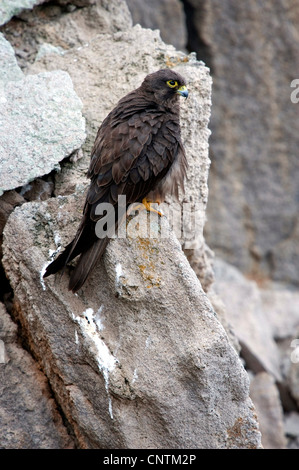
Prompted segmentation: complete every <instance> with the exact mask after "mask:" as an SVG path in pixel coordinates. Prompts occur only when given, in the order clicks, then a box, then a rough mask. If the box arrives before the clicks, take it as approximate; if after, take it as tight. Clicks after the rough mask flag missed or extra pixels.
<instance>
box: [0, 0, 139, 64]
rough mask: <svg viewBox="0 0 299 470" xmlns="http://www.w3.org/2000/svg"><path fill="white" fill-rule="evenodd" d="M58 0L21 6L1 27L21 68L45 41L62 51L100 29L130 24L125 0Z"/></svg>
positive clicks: (116, 28)
mask: <svg viewBox="0 0 299 470" xmlns="http://www.w3.org/2000/svg"><path fill="white" fill-rule="evenodd" d="M19 1H22V0H19ZM59 3H60V5H59V4H58V3H56V2H55V3H53V2H49V3H47V2H46V3H44V4H42V5H40V6H38V7H36V8H35V9H34V10H33V11H29V10H28V11H27V10H24V11H23V12H22V13H21V14H20V15H19V16H18V18H16V17H14V18H13V19H12V20H11V21H10V22H9V23H7V24H6V25H4V27H3V28H2V31H3V33H4V34H5V37H6V38H7V39H8V40H9V41H10V43H11V44H12V45H13V47H14V48H15V51H16V55H17V57H18V61H19V64H20V66H21V67H22V69H23V70H24V71H26V69H27V67H28V65H30V63H32V62H34V60H35V59H36V56H37V54H38V52H39V50H40V47H42V48H43V47H44V46H43V44H44V43H45V42H46V43H47V44H48V45H49V44H50V45H51V47H52V49H54V48H56V50H58V51H60V53H62V52H63V51H65V50H68V49H70V48H73V47H81V46H83V45H84V44H85V45H86V44H88V43H89V42H90V41H91V40H92V39H93V38H94V37H95V36H97V35H98V34H100V33H112V32H116V31H120V30H125V29H127V28H130V27H131V25H132V19H131V16H130V13H129V10H128V7H127V5H126V3H125V1H124V0H76V1H72V2H71V4H66V5H65V3H67V2H64V1H63V0H60V2H59ZM77 6H78V7H77ZM48 47H49V46H48Z"/></svg>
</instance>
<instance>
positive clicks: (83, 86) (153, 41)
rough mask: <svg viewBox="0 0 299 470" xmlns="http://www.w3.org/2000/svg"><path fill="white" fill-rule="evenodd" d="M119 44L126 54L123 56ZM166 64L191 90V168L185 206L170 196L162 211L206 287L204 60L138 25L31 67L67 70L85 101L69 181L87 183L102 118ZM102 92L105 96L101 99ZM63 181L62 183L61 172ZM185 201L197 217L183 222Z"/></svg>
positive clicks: (185, 133)
mask: <svg viewBox="0 0 299 470" xmlns="http://www.w3.org/2000/svg"><path fill="white" fill-rule="evenodd" d="M141 43H142V47H141V46H140V44H141ZM120 44H121V45H122V53H121V56H120V57H119V48H120ZM98 57H101V58H102V61H103V63H105V67H103V66H102V62H99V60H98ZM116 64H117V65H116ZM123 64H125V66H124V65H123ZM165 67H172V68H174V69H175V70H177V71H178V72H179V73H181V74H182V75H184V76H185V78H186V80H187V82H188V87H189V89H190V97H189V98H188V100H187V101H186V102H182V103H181V117H182V119H181V121H182V138H183V142H184V145H185V147H186V151H187V153H188V163H189V169H188V182H187V184H186V191H185V194H184V195H183V194H180V198H179V199H180V203H181V205H180V204H177V202H175V201H173V200H172V201H171V200H170V199H169V198H168V199H167V203H168V204H165V205H164V207H163V208H162V210H163V211H164V212H165V213H167V214H168V215H169V219H170V220H171V221H173V223H172V226H173V227H174V229H175V230H176V234H177V236H178V237H179V239H180V241H181V243H182V244H183V246H184V248H185V249H186V250H189V256H190V261H191V263H192V265H193V266H194V267H195V269H197V271H198V273H199V276H200V279H201V281H202V282H203V284H204V285H208V284H209V283H210V282H211V277H212V276H211V274H210V271H211V268H210V265H209V263H208V262H207V261H206V260H205V259H204V260H203V258H207V259H208V257H207V255H206V248H205V241H204V238H203V229H204V224H205V211H206V205H207V198H208V186H207V178H208V171H209V165H210V160H209V158H208V138H209V135H210V131H209V129H208V122H209V116H210V107H211V98H210V92H211V79H210V76H209V73H208V69H207V68H206V67H204V65H203V64H202V63H201V62H197V61H196V60H195V58H194V56H193V55H192V54H191V55H190V56H186V55H185V54H183V53H180V52H177V51H176V50H175V49H174V48H173V46H166V45H165V44H164V43H163V42H162V41H161V38H160V36H159V33H158V32H157V31H151V30H143V29H142V28H141V27H140V26H139V25H136V26H134V28H132V29H130V30H127V31H124V32H118V33H115V34H113V35H112V36H111V35H110V34H103V35H101V36H100V37H98V38H95V39H94V40H93V41H92V42H91V44H90V45H86V46H84V47H82V48H80V49H79V50H77V49H73V50H70V51H69V52H67V53H66V54H64V55H63V56H61V55H57V54H51V55H46V56H44V57H42V58H41V60H39V61H37V62H35V63H34V65H33V66H32V67H30V69H29V70H30V72H35V73H37V72H40V73H41V70H45V69H46V70H47V71H52V70H57V69H63V70H66V71H67V72H68V73H69V75H70V76H71V78H72V80H73V83H74V87H75V90H76V91H77V93H78V94H79V96H80V98H81V99H82V101H83V105H84V115H85V117H86V127H87V129H88V137H87V139H86V142H85V145H84V147H83V151H84V154H85V160H84V159H82V160H80V162H79V163H78V166H77V175H76V177H75V174H74V172H76V168H75V169H74V168H72V169H71V172H72V173H73V174H72V175H71V180H72V181H77V184H86V178H85V174H84V173H83V172H82V164H83V165H85V169H86V167H88V164H89V159H90V150H91V146H92V144H93V142H94V138H95V135H96V132H97V129H98V126H99V125H100V123H101V121H102V120H103V119H104V117H105V116H106V114H107V113H108V112H109V111H110V110H111V109H112V107H113V106H114V105H115V104H116V103H117V101H118V100H119V99H120V98H121V97H122V96H124V95H125V94H126V93H128V92H129V91H131V90H132V89H134V88H136V87H137V86H139V85H140V83H141V82H142V80H143V78H144V77H145V75H146V74H148V73H151V72H154V71H156V70H157V69H159V68H165ZM109 70H111V73H113V76H114V80H111V76H110V74H109V73H108V71H109ZM99 83H100V84H101V85H100V87H99ZM116 84H117V85H116ZM103 92H104V93H105V99H103V97H102V94H103ZM97 96H100V99H101V106H100V107H99V104H98V100H97V99H95V97H97ZM66 173H68V172H64V173H63V175H62V176H63V178H68V176H67V174H66ZM59 179H60V181H61V177H60V176H59ZM68 184H69V183H68ZM68 184H67V185H64V189H63V187H61V186H60V189H59V192H60V194H65V191H67V192H68V191H69V190H68ZM62 185H63V182H62ZM170 202H172V203H173V207H171V206H169V203H170ZM182 204H185V209H186V210H185V214H187V212H188V210H189V212H190V213H193V216H192V217H193V219H192V217H191V216H190V217H188V215H186V217H185V221H183V216H182V210H181V207H182ZM194 215H195V217H194ZM182 226H184V231H183V233H181V228H182Z"/></svg>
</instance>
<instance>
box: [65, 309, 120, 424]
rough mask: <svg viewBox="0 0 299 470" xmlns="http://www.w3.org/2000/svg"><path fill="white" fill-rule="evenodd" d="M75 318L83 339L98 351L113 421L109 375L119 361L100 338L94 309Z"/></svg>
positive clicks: (99, 364) (97, 355)
mask: <svg viewBox="0 0 299 470" xmlns="http://www.w3.org/2000/svg"><path fill="white" fill-rule="evenodd" d="M100 309H101V307H100ZM100 309H99V310H100ZM99 310H98V312H99ZM98 312H97V313H98ZM73 318H74V320H75V321H76V322H77V323H78V324H79V325H80V329H81V333H82V335H83V337H84V338H86V339H88V340H90V341H91V342H92V344H93V346H94V347H95V349H96V359H97V363H98V368H99V370H100V372H101V373H102V375H103V377H104V381H105V388H106V392H107V395H108V398H109V414H110V417H111V419H113V413H112V403H111V398H110V397H109V373H110V372H111V371H112V370H113V369H114V368H115V365H116V363H117V360H116V359H115V357H114V356H113V355H112V354H111V352H110V351H109V348H108V347H107V345H106V344H105V343H104V341H103V340H102V339H101V338H100V336H99V327H98V322H97V319H96V316H95V314H94V310H93V309H92V308H87V309H86V310H85V311H84V312H83V313H82V316H76V317H75V316H74V315H73Z"/></svg>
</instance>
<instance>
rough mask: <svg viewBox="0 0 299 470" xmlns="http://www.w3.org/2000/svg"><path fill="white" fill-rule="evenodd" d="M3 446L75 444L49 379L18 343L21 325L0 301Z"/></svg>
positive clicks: (0, 440)
mask: <svg viewBox="0 0 299 470" xmlns="http://www.w3.org/2000/svg"><path fill="white" fill-rule="evenodd" d="M0 408H1V412H0V416H1V426H0V447H1V449H3V448H4V449H20V448H22V449H40V448H43V449H57V448H60V449H61V448H72V447H74V443H73V441H72V439H71V438H70V436H69V435H68V433H67V431H66V429H65V427H64V425H63V423H62V420H61V416H60V414H59V412H58V411H57V409H56V404H55V401H54V400H53V398H52V397H51V392H50V389H49V386H48V382H47V380H46V378H45V376H44V375H43V373H42V372H41V371H40V370H39V368H38V366H37V364H36V362H35V361H34V360H33V358H32V356H31V355H30V354H29V353H28V352H27V351H25V350H24V349H23V348H22V347H20V346H19V345H18V344H17V326H16V325H15V324H14V323H13V322H12V320H11V318H10V316H9V315H8V314H7V313H6V311H5V308H4V305H3V304H2V303H0Z"/></svg>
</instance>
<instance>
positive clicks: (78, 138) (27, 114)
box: [0, 36, 85, 195]
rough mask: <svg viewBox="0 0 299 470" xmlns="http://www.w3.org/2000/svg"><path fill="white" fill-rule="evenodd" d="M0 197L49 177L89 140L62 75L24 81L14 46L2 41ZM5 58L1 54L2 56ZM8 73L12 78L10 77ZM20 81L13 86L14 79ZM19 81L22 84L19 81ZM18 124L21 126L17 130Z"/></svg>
mask: <svg viewBox="0 0 299 470" xmlns="http://www.w3.org/2000/svg"><path fill="white" fill-rule="evenodd" d="M0 48H1V50H2V49H4V53H5V55H4V58H5V59H6V58H7V61H6V60H4V61H1V69H2V70H4V71H3V72H0V76H1V82H0V85H1V86H0V93H1V96H0V163H1V174H0V195H2V194H3V192H4V191H7V190H9V189H14V188H17V187H18V186H23V185H25V184H27V183H29V182H30V181H32V180H33V179H34V178H37V177H39V176H42V175H44V174H47V173H50V172H51V171H52V170H53V169H54V168H55V167H57V165H58V164H59V162H60V161H61V160H63V159H64V158H65V157H67V156H69V155H70V154H71V153H72V152H74V151H75V150H77V149H78V148H80V147H81V145H82V143H83V142H84V139H85V121H84V118H83V116H82V113H81V109H82V103H81V101H80V99H79V98H78V96H77V95H76V93H75V92H74V89H73V84H72V81H71V79H70V77H69V75H68V74H67V73H66V72H63V71H53V72H50V73H49V72H45V73H40V74H36V75H28V76H26V77H25V76H24V77H23V78H21V75H23V74H22V72H21V70H20V69H19V68H18V66H17V64H16V62H15V61H14V57H13V56H11V55H10V53H9V51H10V52H13V51H12V48H11V46H10V45H9V43H7V41H6V40H5V39H4V38H3V36H1V41H0ZM0 53H1V52H0ZM7 70H8V72H7ZM14 73H16V76H15V77H13V80H11V76H12V75H13V74H14ZM17 78H20V79H17ZM16 122H17V123H18V125H17V126H16V125H15V124H16Z"/></svg>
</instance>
